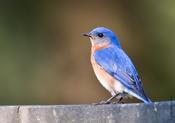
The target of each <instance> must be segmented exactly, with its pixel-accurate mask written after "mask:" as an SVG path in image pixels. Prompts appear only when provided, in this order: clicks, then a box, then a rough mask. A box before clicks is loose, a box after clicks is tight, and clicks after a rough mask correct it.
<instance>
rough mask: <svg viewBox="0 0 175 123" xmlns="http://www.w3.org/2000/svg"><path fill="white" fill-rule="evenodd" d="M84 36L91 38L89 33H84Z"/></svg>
mask: <svg viewBox="0 0 175 123" xmlns="http://www.w3.org/2000/svg"><path fill="white" fill-rule="evenodd" d="M82 35H83V36H87V37H91V35H90V34H89V33H83V34H82Z"/></svg>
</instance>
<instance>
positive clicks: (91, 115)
mask: <svg viewBox="0 0 175 123" xmlns="http://www.w3.org/2000/svg"><path fill="white" fill-rule="evenodd" d="M0 123H175V101H167V102H156V103H154V104H153V105H145V104H112V105H98V106H94V105H46V106H45V105H43V106H40V105H38V106H37V105H33V106H0Z"/></svg>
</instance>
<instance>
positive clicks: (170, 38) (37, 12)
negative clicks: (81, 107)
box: [0, 0, 175, 104]
mask: <svg viewBox="0 0 175 123" xmlns="http://www.w3.org/2000/svg"><path fill="white" fill-rule="evenodd" d="M97 26H104V27H108V28H110V29H112V30H113V31H114V32H115V33H116V34H117V35H118V37H119V39H120V41H121V44H122V46H123V48H124V50H125V51H126V52H127V53H128V55H129V56H130V57H131V58H132V60H133V62H134V64H135V66H136V68H137V70H138V72H139V75H140V77H141V79H142V82H143V84H144V89H145V91H146V93H147V95H149V97H150V98H151V99H152V100H153V101H161V100H169V99H170V98H173V96H174V94H175V75H174V74H175V54H174V53H175V34H174V33H175V1H173V0H167V1H165V0H159V1H158V0H132V1H129V0H128V1H127V0H86V1H83V0H79V1H73V0H72V1H68V0H58V1H56V0H6V1H1V2H0V104H75V103H76V104H79V103H92V102H98V101H101V100H105V99H107V98H108V97H109V96H110V94H109V93H108V92H107V91H106V90H105V89H104V88H103V87H102V86H101V85H100V84H99V82H98V81H97V79H96V77H95V75H94V73H93V70H92V67H91V64H90V42H89V39H87V38H85V37H83V36H81V33H83V32H88V31H90V30H91V29H93V28H94V27H97ZM127 102H139V101H138V100H135V99H134V100H132V99H131V100H127Z"/></svg>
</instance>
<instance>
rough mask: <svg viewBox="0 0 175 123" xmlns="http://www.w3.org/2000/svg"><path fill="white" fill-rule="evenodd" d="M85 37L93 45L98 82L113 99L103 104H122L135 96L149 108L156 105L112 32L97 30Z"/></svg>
mask: <svg viewBox="0 0 175 123" xmlns="http://www.w3.org/2000/svg"><path fill="white" fill-rule="evenodd" d="M83 35H84V36H87V37H89V38H90V41H91V44H92V47H91V63H92V66H93V69H94V72H95V74H96V76H97V79H98V80H99V81H100V83H101V84H102V85H103V87H104V88H105V89H107V90H108V91H109V92H110V93H111V95H112V97H111V98H109V99H108V100H107V101H105V102H101V103H100V104H109V103H111V100H112V99H114V98H117V99H119V101H118V102H121V100H122V99H123V98H126V97H132V96H134V97H135V98H138V99H140V100H142V101H143V102H144V103H146V104H149V103H152V102H151V100H150V99H149V98H148V97H147V96H146V94H145V92H144V90H143V86H142V83H141V80H140V78H139V76H138V73H137V71H136V69H135V67H134V65H133V63H132V61H131V60H130V58H129V57H128V56H127V54H126V53H125V52H124V51H123V49H122V47H121V45H120V42H119V40H118V38H117V36H116V35H115V34H114V33H113V32H112V31H111V30H109V29H107V28H105V27H97V28H95V29H93V30H92V31H91V32H89V33H85V34H83Z"/></svg>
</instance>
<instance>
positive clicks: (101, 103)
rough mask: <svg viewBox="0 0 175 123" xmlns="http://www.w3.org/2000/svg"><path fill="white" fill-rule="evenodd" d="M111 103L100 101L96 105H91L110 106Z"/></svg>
mask: <svg viewBox="0 0 175 123" xmlns="http://www.w3.org/2000/svg"><path fill="white" fill-rule="evenodd" d="M111 103H112V102H110V101H100V102H98V103H93V105H105V104H111Z"/></svg>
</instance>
